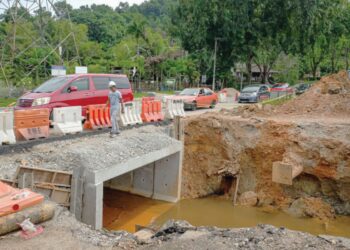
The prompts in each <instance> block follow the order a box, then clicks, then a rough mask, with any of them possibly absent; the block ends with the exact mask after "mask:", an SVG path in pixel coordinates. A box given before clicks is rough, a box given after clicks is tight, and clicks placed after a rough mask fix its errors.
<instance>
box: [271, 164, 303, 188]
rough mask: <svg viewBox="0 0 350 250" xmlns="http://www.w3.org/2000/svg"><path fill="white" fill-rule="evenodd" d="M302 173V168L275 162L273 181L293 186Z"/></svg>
mask: <svg viewBox="0 0 350 250" xmlns="http://www.w3.org/2000/svg"><path fill="white" fill-rule="evenodd" d="M302 172H303V167H302V166H298V165H292V164H288V163H283V162H274V163H273V166H272V181H273V182H276V183H280V184H285V185H293V179H294V178H295V177H297V176H298V175H300V174H301V173H302Z"/></svg>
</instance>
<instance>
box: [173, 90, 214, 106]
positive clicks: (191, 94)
mask: <svg viewBox="0 0 350 250" xmlns="http://www.w3.org/2000/svg"><path fill="white" fill-rule="evenodd" d="M170 99H173V100H183V101H184V104H185V105H184V106H185V109H186V110H189V109H190V110H196V109H197V108H215V105H216V104H217V103H218V96H217V94H216V93H214V92H213V91H212V90H211V89H208V88H187V89H184V90H183V91H181V93H180V94H178V95H176V96H173V97H171V98H170Z"/></svg>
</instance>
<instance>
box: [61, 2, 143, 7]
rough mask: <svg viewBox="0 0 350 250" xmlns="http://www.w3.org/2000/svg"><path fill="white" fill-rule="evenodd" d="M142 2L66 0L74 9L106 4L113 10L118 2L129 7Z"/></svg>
mask: <svg viewBox="0 0 350 250" xmlns="http://www.w3.org/2000/svg"><path fill="white" fill-rule="evenodd" d="M143 1H144V0H83V1H81V0H67V2H68V3H69V4H71V5H72V6H73V7H74V8H79V7H80V6H81V5H91V4H106V5H109V6H111V7H113V8H115V7H117V6H118V5H119V2H128V3H129V4H130V5H132V4H134V3H136V4H140V3H142V2H143Z"/></svg>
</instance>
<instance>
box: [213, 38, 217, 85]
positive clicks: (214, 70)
mask: <svg viewBox="0 0 350 250" xmlns="http://www.w3.org/2000/svg"><path fill="white" fill-rule="evenodd" d="M217 50H218V38H217V37H215V48H214V69H213V86H212V88H213V89H212V90H213V91H215V74H216V53H217Z"/></svg>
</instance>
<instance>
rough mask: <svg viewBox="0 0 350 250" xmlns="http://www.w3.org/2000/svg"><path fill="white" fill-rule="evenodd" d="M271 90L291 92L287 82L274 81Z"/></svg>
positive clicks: (291, 89)
mask: <svg viewBox="0 0 350 250" xmlns="http://www.w3.org/2000/svg"><path fill="white" fill-rule="evenodd" d="M271 92H293V88H292V87H290V85H289V84H288V83H276V84H274V85H273V86H272V88H271Z"/></svg>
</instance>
